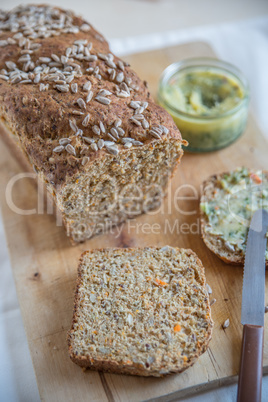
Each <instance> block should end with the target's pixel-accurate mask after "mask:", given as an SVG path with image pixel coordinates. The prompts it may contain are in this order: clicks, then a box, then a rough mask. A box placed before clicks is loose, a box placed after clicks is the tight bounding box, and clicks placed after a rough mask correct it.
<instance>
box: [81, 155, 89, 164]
mask: <svg viewBox="0 0 268 402" xmlns="http://www.w3.org/2000/svg"><path fill="white" fill-rule="evenodd" d="M88 162H89V157H88V156H84V157H83V159H82V162H81V164H82V166H85V165H86V164H87V163H88Z"/></svg>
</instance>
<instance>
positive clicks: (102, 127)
mask: <svg viewBox="0 0 268 402" xmlns="http://www.w3.org/2000/svg"><path fill="white" fill-rule="evenodd" d="M100 129H101V132H102V133H103V134H105V133H106V130H105V127H104V124H103V122H102V121H100Z"/></svg>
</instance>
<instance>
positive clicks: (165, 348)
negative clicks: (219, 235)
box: [68, 246, 213, 377]
mask: <svg viewBox="0 0 268 402" xmlns="http://www.w3.org/2000/svg"><path fill="white" fill-rule="evenodd" d="M212 326H213V322H212V319H211V313H210V305H209V296H208V293H207V289H206V280H205V275H204V268H203V265H202V263H201V261H200V260H199V259H198V258H197V256H196V254H195V253H194V252H193V251H191V250H184V249H178V248H173V247H168V246H165V247H162V248H154V247H146V248H143V249H138V248H133V249H106V250H105V249H103V250H92V251H87V252H85V253H83V254H82V257H81V260H80V265H79V268H78V280H77V288H76V293H75V306H74V314H73V322H72V327H71V330H70V331H69V334H68V346H69V354H70V357H71V359H72V360H73V361H74V362H75V363H76V364H78V365H80V366H82V367H86V368H90V369H93V370H104V371H110V372H114V373H125V374H135V375H143V376H157V377H158V376H163V375H165V374H170V373H178V372H181V371H183V370H185V369H186V368H188V367H189V366H191V365H192V364H193V363H194V362H195V361H196V360H197V358H198V357H199V356H200V355H201V354H202V353H203V352H204V351H205V350H206V349H207V346H208V343H209V340H210V338H211V333H212Z"/></svg>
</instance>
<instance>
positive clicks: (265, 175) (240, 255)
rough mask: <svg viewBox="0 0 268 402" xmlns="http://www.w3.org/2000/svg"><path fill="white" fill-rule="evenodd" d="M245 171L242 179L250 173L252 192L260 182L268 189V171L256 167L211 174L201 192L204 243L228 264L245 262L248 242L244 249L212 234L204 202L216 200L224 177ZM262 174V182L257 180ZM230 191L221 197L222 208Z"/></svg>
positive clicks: (248, 181) (223, 223) (248, 183)
mask: <svg viewBox="0 0 268 402" xmlns="http://www.w3.org/2000/svg"><path fill="white" fill-rule="evenodd" d="M242 171H244V172H245V173H244V174H243V175H242V177H241V180H245V176H247V175H248V178H247V177H246V180H245V181H246V184H247V189H248V191H249V193H250V191H254V190H252V189H254V188H256V186H258V185H259V184H262V185H264V186H265V188H267V190H268V172H267V171H259V170H258V171H257V170H256V169H248V168H237V169H236V170H235V171H230V172H224V173H221V174H217V175H212V176H210V177H209V178H208V179H207V180H205V181H204V182H203V185H202V194H201V199H200V214H201V234H202V238H203V240H204V243H205V244H206V246H207V247H208V248H209V249H210V250H211V251H212V252H213V253H214V254H216V255H217V256H218V257H219V258H220V259H222V260H223V261H224V262H226V263H227V264H233V265H242V264H244V261H245V247H246V242H245V243H244V245H243V249H239V248H236V247H235V244H234V245H231V247H230V245H229V244H228V242H227V244H226V243H225V241H224V240H223V239H222V237H221V236H215V235H213V234H211V230H210V229H211V222H210V220H209V217H208V215H207V214H206V212H205V211H204V208H203V206H204V204H206V203H208V204H209V203H211V202H212V201H214V200H215V199H216V198H215V197H217V193H216V192H217V190H219V189H220V190H221V191H222V190H223V189H222V185H221V181H222V179H223V178H224V177H225V178H228V177H229V178H230V177H231V175H233V174H235V173H239V174H240V173H241V172H242ZM259 176H261V181H260V183H258V182H255V180H256V177H259ZM254 178H255V179H254ZM237 184H239V183H234V184H233V188H234V187H235V186H237ZM229 194H230V193H229V192H228V191H227V190H226V191H225V192H224V194H223V197H221V198H219V200H218V201H219V202H218V204H219V207H220V208H221V205H222V203H223V201H224V197H227V196H228V195H229ZM244 207H245V206H243V205H241V208H244ZM249 223H250V219H248V222H247V224H248V225H249ZM221 225H222V226H223V225H225V221H223V222H222V224H221ZM247 231H248V228H247V227H246V226H245V239H247ZM266 268H268V261H267V259H266Z"/></svg>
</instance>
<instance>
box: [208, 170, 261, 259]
mask: <svg viewBox="0 0 268 402" xmlns="http://www.w3.org/2000/svg"><path fill="white" fill-rule="evenodd" d="M260 208H266V209H268V173H267V172H266V171H261V170H256V169H255V170H254V169H248V168H243V167H242V168H241V167H239V168H237V169H236V170H234V171H232V172H226V173H222V174H218V175H214V176H211V177H209V178H208V179H207V180H206V181H205V182H204V183H203V191H202V196H201V203H200V211H201V230H202V237H203V240H204V242H205V244H206V246H207V247H208V248H209V249H210V250H211V251H213V253H215V254H216V255H217V256H218V257H219V258H221V259H222V260H223V261H225V262H226V263H229V264H243V263H244V259H245V250H246V241H247V233H248V226H249V224H250V219H251V217H252V214H253V213H254V212H255V211H257V210H258V209H260ZM266 266H267V267H268V250H267V251H266Z"/></svg>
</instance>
